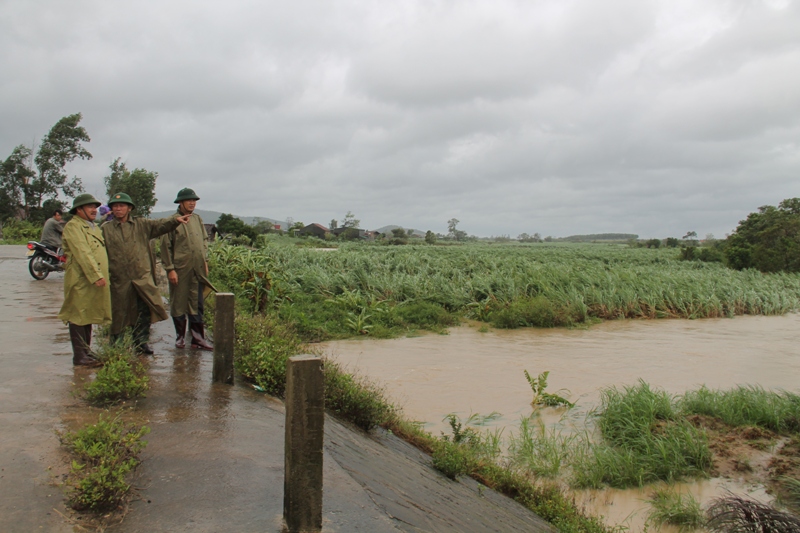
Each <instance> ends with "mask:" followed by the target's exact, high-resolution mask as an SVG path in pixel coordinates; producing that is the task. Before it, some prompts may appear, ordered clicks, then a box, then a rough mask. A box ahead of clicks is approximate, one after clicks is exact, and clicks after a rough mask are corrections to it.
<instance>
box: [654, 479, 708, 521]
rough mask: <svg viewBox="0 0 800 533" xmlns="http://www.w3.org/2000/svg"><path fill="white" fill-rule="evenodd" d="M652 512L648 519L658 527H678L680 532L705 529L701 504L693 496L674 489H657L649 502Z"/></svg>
mask: <svg viewBox="0 0 800 533" xmlns="http://www.w3.org/2000/svg"><path fill="white" fill-rule="evenodd" d="M647 503H649V504H650V507H651V510H650V513H649V516H648V519H647V522H648V523H649V524H654V525H656V526H662V525H666V524H669V525H673V526H678V528H679V530H680V531H694V530H696V529H700V528H701V527H703V524H704V522H705V519H704V517H703V510H702V509H701V508H700V502H698V501H697V499H696V498H695V497H694V496H692V495H691V494H681V493H679V492H677V491H675V489H674V488H667V487H662V488H657V489H656V490H654V491H653V493H652V495H651V496H650V499H649V500H647Z"/></svg>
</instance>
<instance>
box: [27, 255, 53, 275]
mask: <svg viewBox="0 0 800 533" xmlns="http://www.w3.org/2000/svg"><path fill="white" fill-rule="evenodd" d="M42 263H44V257H42V256H41V255H34V256H33V257H31V260H30V261H28V271H29V272H30V273H31V276H33V279H36V280H39V281H41V280H43V279H44V278H46V277H47V275H48V274H50V271H49V270H48V269H47V267H46V266H44V265H43V264H42Z"/></svg>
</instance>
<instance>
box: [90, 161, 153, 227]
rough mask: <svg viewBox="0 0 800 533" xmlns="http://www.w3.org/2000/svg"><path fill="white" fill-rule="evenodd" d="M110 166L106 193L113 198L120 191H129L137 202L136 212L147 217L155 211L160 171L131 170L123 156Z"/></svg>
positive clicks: (129, 194) (132, 198)
mask: <svg viewBox="0 0 800 533" xmlns="http://www.w3.org/2000/svg"><path fill="white" fill-rule="evenodd" d="M108 168H109V169H110V170H111V173H110V174H109V175H108V176H106V177H105V178H103V180H104V181H105V184H106V195H107V197H108V198H111V195H112V194H116V193H118V192H124V193H128V196H130V197H131V200H133V203H134V204H136V214H137V215H138V216H143V217H147V216H150V213H151V212H152V211H153V207H155V205H156V202H158V198H156V180H157V179H158V172H151V171H149V170H145V169H143V168H136V169H134V170H133V172H131V171H130V170H128V167H126V166H125V163H123V162H122V158H121V157H118V158H116V159H115V160H114V161H113V162H112V163H111V164H110V165H108Z"/></svg>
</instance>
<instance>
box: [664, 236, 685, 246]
mask: <svg viewBox="0 0 800 533" xmlns="http://www.w3.org/2000/svg"><path fill="white" fill-rule="evenodd" d="M680 243H681V242H680V241H679V240H678V239H677V237H667V240H666V242H665V244H664V246H666V247H667V248H677V247H678V246H680Z"/></svg>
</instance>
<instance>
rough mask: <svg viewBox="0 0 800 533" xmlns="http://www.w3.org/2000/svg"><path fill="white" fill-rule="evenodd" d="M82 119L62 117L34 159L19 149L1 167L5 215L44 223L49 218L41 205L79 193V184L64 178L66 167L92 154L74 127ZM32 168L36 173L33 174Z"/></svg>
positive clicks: (85, 137) (24, 148) (27, 150)
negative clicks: (7, 213) (15, 213)
mask: <svg viewBox="0 0 800 533" xmlns="http://www.w3.org/2000/svg"><path fill="white" fill-rule="evenodd" d="M81 118H82V115H81V114H80V113H76V114H74V115H69V116H66V117H63V118H62V119H61V120H59V121H58V122H56V124H55V125H54V126H53V127H52V128H50V131H49V132H48V133H47V135H45V137H44V139H43V140H42V143H41V145H40V146H39V149H38V150H37V151H36V155H35V156H34V155H33V154H34V149H33V148H29V147H27V146H25V145H22V144H21V145H19V146H17V147H16V148H14V151H13V152H12V153H11V155H10V156H9V157H8V159H6V160H5V162H3V164H2V170H0V190H2V193H0V197H2V199H3V200H6V201H7V202H8V203H6V201H4V202H3V203H4V205H5V206H7V208H6V209H5V212H8V211H18V213H17V215H14V216H21V217H22V218H24V219H32V220H37V221H40V220H44V218H46V216H49V214H47V213H45V212H44V210H43V203H44V202H45V201H46V200H48V199H50V200H57V199H58V196H59V194H63V195H65V196H68V197H70V196H75V195H76V194H77V193H79V192H82V191H83V185H82V184H81V180H80V179H79V178H77V177H74V178H72V179H71V180H70V179H69V177H68V176H67V172H66V170H65V169H66V166H67V163H70V162H71V161H74V160H75V159H91V158H92V154H90V153H89V151H88V150H86V149H85V148H84V147H83V145H82V144H81V143H84V142H89V141H90V140H91V139H89V135H88V134H87V133H86V130H85V129H84V128H83V127H81V126H78V123H79V122H80V121H81ZM34 166H35V168H36V170H34Z"/></svg>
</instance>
